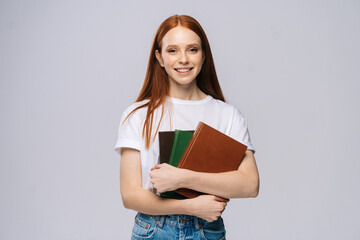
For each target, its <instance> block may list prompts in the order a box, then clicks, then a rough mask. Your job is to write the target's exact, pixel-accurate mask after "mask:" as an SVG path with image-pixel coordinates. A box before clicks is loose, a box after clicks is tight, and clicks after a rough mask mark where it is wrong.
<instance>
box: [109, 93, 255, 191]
mask: <svg viewBox="0 0 360 240" xmlns="http://www.w3.org/2000/svg"><path fill="white" fill-rule="evenodd" d="M147 101H148V100H144V101H141V102H137V103H134V104H132V105H131V106H129V107H128V108H127V109H126V110H125V111H124V113H123V115H122V117H121V121H120V126H119V132H118V139H117V142H116V145H115V151H117V152H118V153H120V148H122V147H128V148H134V149H137V150H139V151H140V155H141V168H142V186H143V188H144V189H149V190H153V186H152V184H151V182H150V176H149V174H150V171H151V168H152V167H153V166H155V165H156V164H158V162H159V138H158V133H156V136H155V141H151V145H150V148H149V149H145V139H144V138H142V130H143V126H144V121H145V118H146V113H147V107H143V108H140V109H138V110H136V111H135V112H134V113H132V114H131V115H130V116H129V117H128V119H127V120H126V121H125V123H124V124H122V122H123V121H124V119H125V118H126V117H127V116H128V114H129V113H130V112H131V111H132V110H133V109H135V108H136V107H138V106H141V105H143V104H144V103H146V102H147ZM160 117H161V107H160V108H158V109H156V110H155V112H154V124H153V127H152V129H153V131H155V130H156V128H157V126H158V123H159V120H160ZM199 121H202V122H204V123H206V124H207V125H209V126H211V127H213V128H215V129H217V130H219V131H220V132H222V133H224V134H226V135H228V136H230V137H232V138H234V139H235V140H237V141H239V142H241V143H243V144H245V145H246V146H247V147H248V149H249V150H252V151H254V152H255V149H254V147H253V145H252V143H251V141H250V135H249V131H248V127H247V122H246V119H245V118H244V116H243V115H242V114H241V112H240V111H239V110H238V109H237V108H236V107H234V106H233V105H231V104H229V103H225V102H223V101H221V100H217V99H214V98H213V97H212V96H210V95H208V96H207V97H206V98H204V99H202V100H198V101H192V100H181V99H177V98H172V97H168V98H167V101H166V103H165V111H164V116H163V118H162V121H161V124H160V128H159V131H174V130H175V129H179V130H195V128H196V126H197V124H198V123H199ZM153 136H154V133H153V134H152V137H153Z"/></svg>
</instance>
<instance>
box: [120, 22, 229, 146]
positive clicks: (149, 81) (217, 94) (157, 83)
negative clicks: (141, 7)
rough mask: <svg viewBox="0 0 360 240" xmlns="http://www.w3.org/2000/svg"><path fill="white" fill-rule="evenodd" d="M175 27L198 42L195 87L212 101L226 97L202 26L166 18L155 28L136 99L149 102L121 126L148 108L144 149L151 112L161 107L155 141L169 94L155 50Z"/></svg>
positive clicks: (165, 74) (166, 77)
mask: <svg viewBox="0 0 360 240" xmlns="http://www.w3.org/2000/svg"><path fill="white" fill-rule="evenodd" d="M177 26H182V27H185V28H188V29H190V30H192V31H193V32H195V33H196V34H197V35H198V36H199V37H200V39H201V47H202V49H203V52H204V55H205V60H204V63H203V65H202V68H201V71H200V72H199V74H198V76H197V77H196V84H197V86H198V88H199V89H200V90H201V91H203V92H204V93H206V94H208V95H211V96H212V97H213V98H215V99H219V100H221V101H224V102H225V98H224V96H223V94H222V91H221V88H220V84H219V81H218V78H217V75H216V71H215V65H214V60H213V57H212V54H211V49H210V44H209V41H208V39H207V37H206V34H205V32H204V30H203V28H202V27H201V25H200V24H199V23H198V22H197V21H196V20H195V19H194V18H192V17H190V16H187V15H174V16H171V17H169V18H167V19H166V20H165V21H164V22H163V23H162V24H161V25H160V27H159V28H158V30H157V32H156V34H155V37H154V41H153V45H152V48H151V52H150V57H149V63H148V66H147V71H146V75H145V80H144V84H143V86H142V89H141V91H140V94H139V96H138V98H137V99H136V102H140V101H143V100H149V101H147V102H146V103H145V104H143V105H141V106H139V107H137V108H135V109H134V110H133V111H131V112H130V113H129V115H128V116H127V117H126V118H125V120H124V121H123V123H124V122H125V121H126V119H127V118H128V117H129V116H130V115H131V114H132V113H133V112H135V111H136V110H138V109H140V108H143V107H148V109H147V114H146V119H145V122H144V128H143V131H142V137H145V148H146V149H148V148H149V147H150V141H151V133H152V126H153V118H154V111H155V109H157V108H158V107H160V106H161V107H162V109H161V111H162V112H161V118H160V121H159V123H158V126H157V129H156V131H155V135H154V138H155V136H156V133H157V132H158V130H159V127H160V123H161V120H162V118H163V115H164V103H165V100H166V97H167V96H168V95H169V80H168V75H167V73H166V71H165V69H164V68H162V67H161V66H160V64H159V62H158V60H157V59H156V56H155V51H156V50H158V51H159V52H160V53H161V47H162V39H163V37H164V36H165V34H166V33H167V32H168V31H170V30H171V29H172V28H175V27H177Z"/></svg>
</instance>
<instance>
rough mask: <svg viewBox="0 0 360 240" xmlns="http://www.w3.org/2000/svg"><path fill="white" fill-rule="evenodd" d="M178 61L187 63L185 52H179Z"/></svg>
mask: <svg viewBox="0 0 360 240" xmlns="http://www.w3.org/2000/svg"><path fill="white" fill-rule="evenodd" d="M179 62H180V63H182V64H187V63H189V59H188V56H187V55H186V52H182V53H181V54H180V58H179Z"/></svg>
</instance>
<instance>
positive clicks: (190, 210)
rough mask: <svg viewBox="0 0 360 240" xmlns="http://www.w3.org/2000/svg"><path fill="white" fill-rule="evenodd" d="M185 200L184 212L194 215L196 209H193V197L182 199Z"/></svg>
mask: <svg viewBox="0 0 360 240" xmlns="http://www.w3.org/2000/svg"><path fill="white" fill-rule="evenodd" d="M181 201H183V203H184V209H183V211H184V214H186V215H193V214H194V211H193V201H192V199H184V200H181Z"/></svg>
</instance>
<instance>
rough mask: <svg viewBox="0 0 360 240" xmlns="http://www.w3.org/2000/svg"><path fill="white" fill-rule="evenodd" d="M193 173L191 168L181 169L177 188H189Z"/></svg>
mask: <svg viewBox="0 0 360 240" xmlns="http://www.w3.org/2000/svg"><path fill="white" fill-rule="evenodd" d="M193 173H194V172H193V171H191V170H188V169H181V172H180V179H179V181H178V183H179V186H178V188H191V186H192V182H193V181H194V180H193V178H194V176H193Z"/></svg>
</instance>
